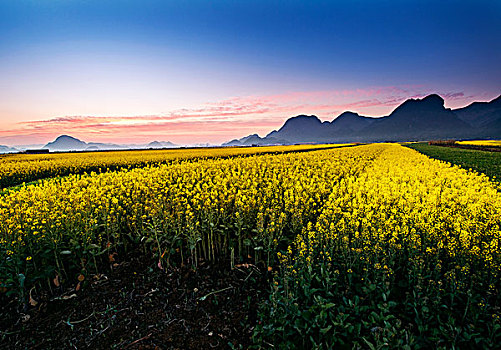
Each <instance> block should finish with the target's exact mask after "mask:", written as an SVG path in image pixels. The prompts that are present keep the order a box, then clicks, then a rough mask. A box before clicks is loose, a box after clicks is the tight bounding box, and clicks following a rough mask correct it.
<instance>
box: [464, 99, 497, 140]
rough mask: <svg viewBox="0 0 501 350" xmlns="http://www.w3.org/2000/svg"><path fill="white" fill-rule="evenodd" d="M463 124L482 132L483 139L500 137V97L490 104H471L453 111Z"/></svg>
mask: <svg viewBox="0 0 501 350" xmlns="http://www.w3.org/2000/svg"><path fill="white" fill-rule="evenodd" d="M454 113H456V115H457V116H458V117H459V118H460V119H461V120H463V121H464V122H466V123H468V124H470V125H472V126H473V127H475V128H479V129H481V130H482V131H483V135H482V136H483V137H485V138H498V139H499V138H500V137H501V96H499V97H498V98H496V99H494V100H492V101H491V102H473V103H472V104H470V105H468V106H466V107H463V108H459V109H456V110H454Z"/></svg>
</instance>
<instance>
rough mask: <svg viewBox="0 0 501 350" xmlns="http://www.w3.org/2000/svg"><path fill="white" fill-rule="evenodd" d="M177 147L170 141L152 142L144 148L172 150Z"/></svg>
mask: <svg viewBox="0 0 501 350" xmlns="http://www.w3.org/2000/svg"><path fill="white" fill-rule="evenodd" d="M173 147H177V145H175V144H173V143H172V142H170V141H153V142H150V143H149V144H148V145H146V148H173Z"/></svg>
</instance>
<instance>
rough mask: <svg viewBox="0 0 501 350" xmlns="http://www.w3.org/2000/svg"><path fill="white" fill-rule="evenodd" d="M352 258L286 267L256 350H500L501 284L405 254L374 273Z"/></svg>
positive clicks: (263, 317)
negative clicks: (452, 272) (272, 348)
mask: <svg viewBox="0 0 501 350" xmlns="http://www.w3.org/2000/svg"><path fill="white" fill-rule="evenodd" d="M350 255H351V258H349V257H347V256H346V257H345V259H342V258H341V257H340V259H337V260H335V261H332V262H325V261H324V262H323V261H320V260H319V261H315V262H313V263H308V262H306V261H296V262H295V263H293V265H289V266H287V265H284V266H283V267H282V270H281V272H280V273H278V274H277V275H276V276H275V279H274V287H273V289H272V292H271V296H270V298H269V300H268V301H266V302H265V303H264V304H263V305H262V306H261V308H260V311H259V316H260V323H259V324H258V326H257V327H256V329H255V332H254V341H255V343H256V344H257V345H256V348H268V347H269V346H270V344H271V345H274V346H275V347H276V348H279V349H291V348H296V349H332V348H336V349H338V348H340V349H357V348H369V349H393V348H401V349H429V348H443V349H450V348H475V349H476V348H491V349H493V348H496V346H497V345H498V344H500V343H501V325H500V322H499V317H498V315H497V310H498V308H499V305H500V303H499V302H500V300H499V297H498V296H497V292H496V291H498V290H499V288H500V283H499V281H492V280H491V282H492V283H495V285H494V286H493V285H492V284H490V285H489V283H488V282H487V281H486V280H485V279H482V278H480V277H474V276H473V277H472V278H470V276H467V275H465V276H462V277H460V276H454V277H453V278H451V277H450V275H449V278H447V277H446V276H444V274H443V272H442V271H444V270H445V269H441V270H438V269H437V268H436V264H435V263H433V262H430V263H425V262H424V261H423V260H420V259H417V263H416V261H415V260H414V258H413V259H410V257H409V256H408V258H407V259H406V258H405V255H406V254H405V253H404V254H402V255H401V256H398V257H395V259H394V260H393V261H392V262H388V261H387V263H388V264H389V266H388V269H382V268H374V266H379V265H378V263H376V264H374V261H375V260H372V259H369V260H368V261H367V260H362V259H360V257H361V256H362V255H363V254H362V253H360V254H358V255H357V254H356V253H355V254H350ZM371 260H372V261H371ZM380 262H381V263H382V261H380ZM451 263H452V262H451ZM392 270H394V271H395V272H394V273H393V274H392V273H388V272H387V271H392Z"/></svg>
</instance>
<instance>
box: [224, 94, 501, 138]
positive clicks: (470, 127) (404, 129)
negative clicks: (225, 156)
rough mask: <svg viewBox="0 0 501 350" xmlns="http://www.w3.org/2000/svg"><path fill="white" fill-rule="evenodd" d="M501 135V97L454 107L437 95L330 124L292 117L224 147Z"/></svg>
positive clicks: (346, 115)
mask: <svg viewBox="0 0 501 350" xmlns="http://www.w3.org/2000/svg"><path fill="white" fill-rule="evenodd" d="M500 137H501V96H500V97H498V98H496V99H494V100H492V101H491V102H474V103H472V104H471V105H469V106H467V107H464V108H459V109H456V110H452V109H449V108H445V107H444V99H443V98H442V97H440V96H438V95H436V94H432V95H429V96H426V97H425V98H422V99H408V100H407V101H405V102H403V103H402V104H401V105H400V106H398V107H397V108H395V110H394V111H393V112H392V113H391V114H390V115H388V116H384V117H380V118H373V117H366V116H360V115H358V114H357V113H353V112H344V113H342V114H341V115H339V116H338V117H337V118H335V119H334V120H333V121H331V122H322V121H320V119H318V117H316V116H314V115H310V116H308V115H298V116H296V117H292V118H289V119H288V120H287V121H286V122H285V123H284V125H283V126H282V127H281V128H280V129H278V130H274V131H272V132H271V133H269V134H268V135H266V137H264V138H261V137H259V136H258V135H256V134H254V135H249V136H247V137H244V138H242V139H236V140H232V141H230V142H228V143H225V144H223V145H227V146H230V145H248V144H249V142H253V143H256V144H260V145H266V144H277V143H279V144H294V143H301V142H318V143H320V142H355V141H358V142H381V141H419V140H431V139H458V140H459V139H473V138H500Z"/></svg>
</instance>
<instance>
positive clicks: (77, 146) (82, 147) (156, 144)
mask: <svg viewBox="0 0 501 350" xmlns="http://www.w3.org/2000/svg"><path fill="white" fill-rule="evenodd" d="M169 147H171V148H172V147H176V145H175V144H173V143H172V142H169V141H153V142H150V143H149V144H141V145H118V144H115V143H100V142H89V143H87V142H84V141H81V140H79V139H77V138H74V137H72V136H68V135H61V136H59V137H58V138H56V139H55V140H54V141H53V142H49V143H48V144H47V145H45V146H44V147H43V148H48V149H49V150H50V151H51V152H54V151H56V152H57V151H59V152H67V151H103V150H124V149H147V148H169Z"/></svg>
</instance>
